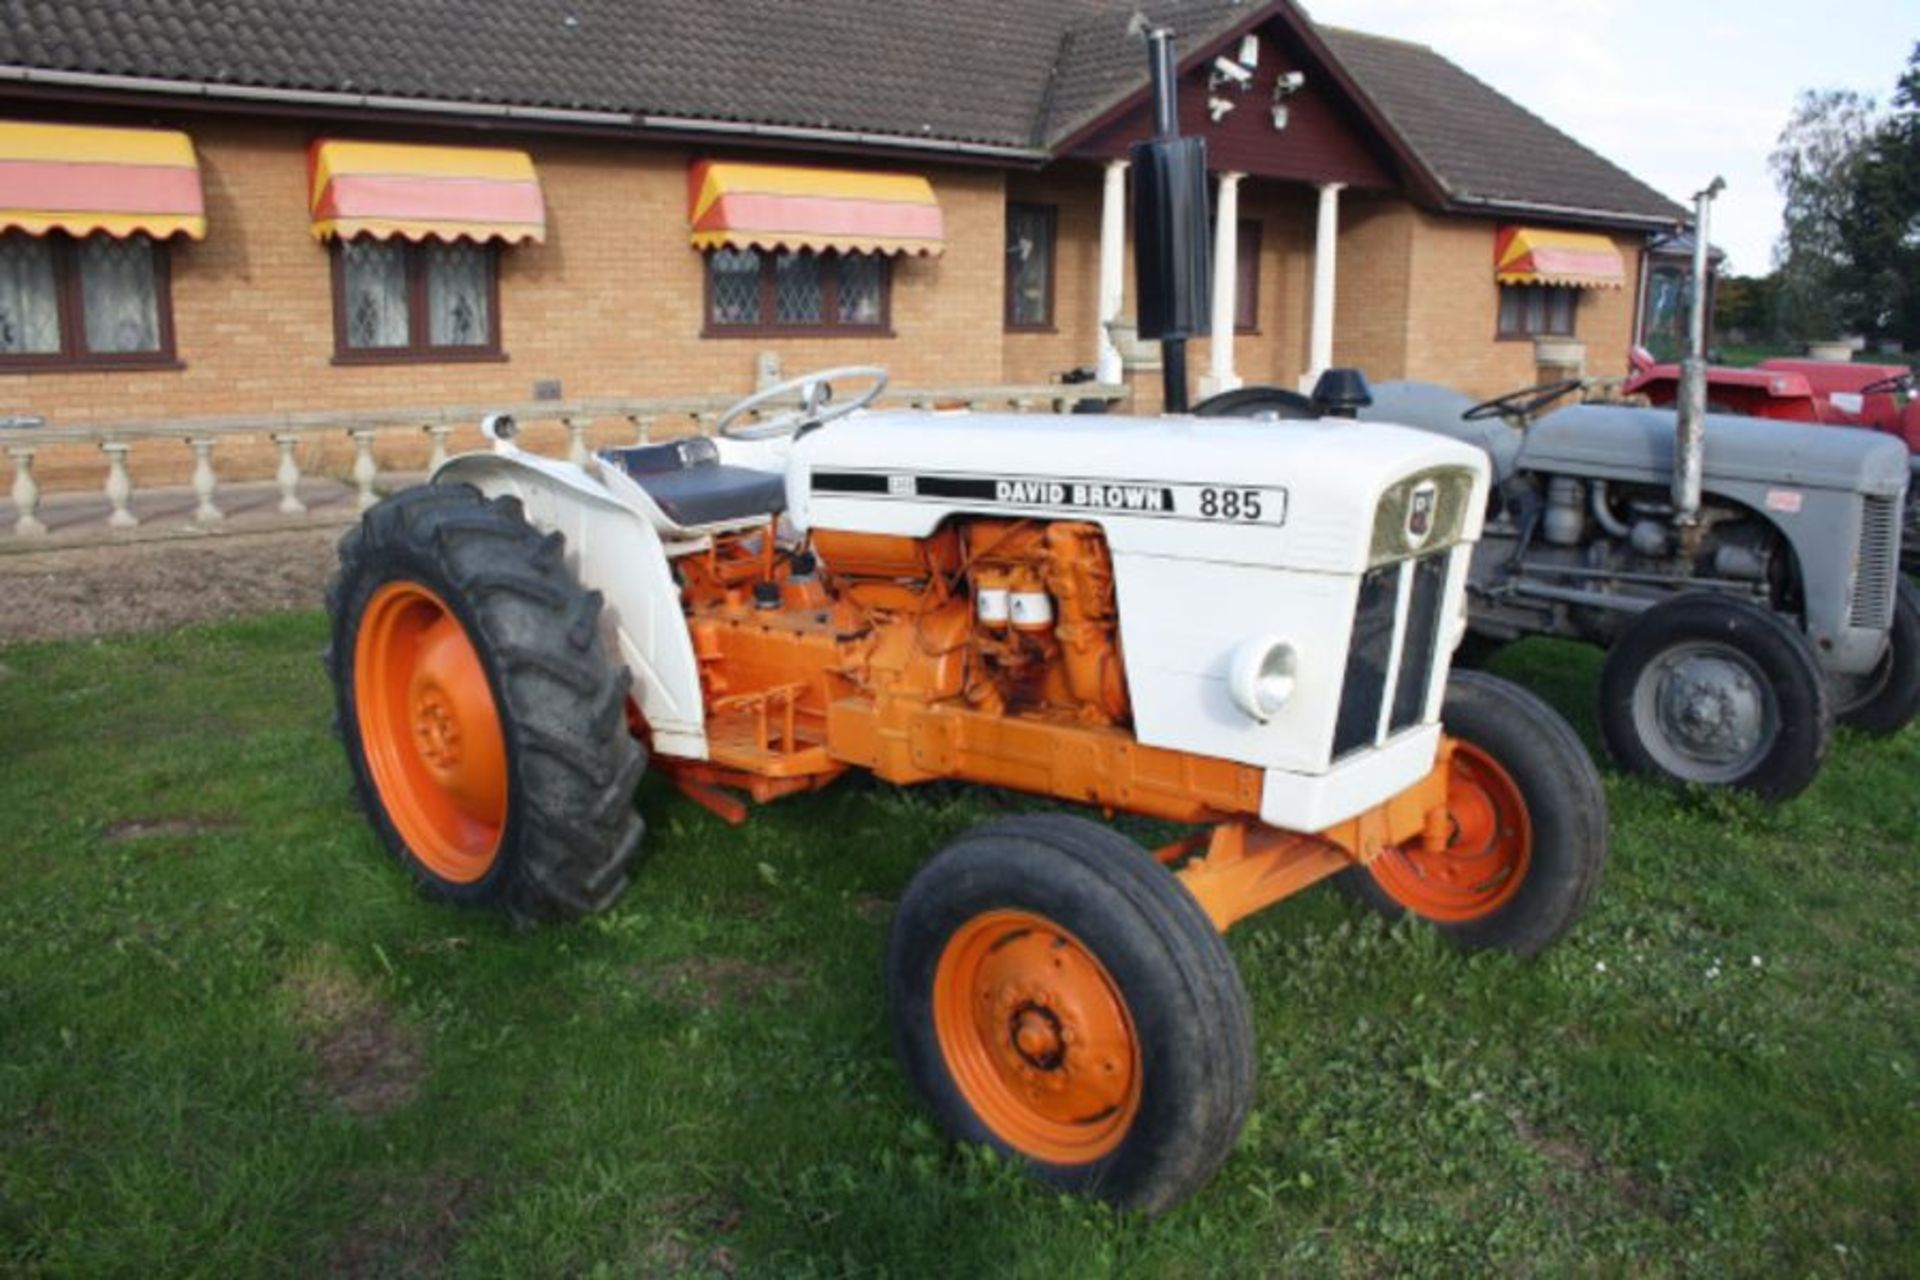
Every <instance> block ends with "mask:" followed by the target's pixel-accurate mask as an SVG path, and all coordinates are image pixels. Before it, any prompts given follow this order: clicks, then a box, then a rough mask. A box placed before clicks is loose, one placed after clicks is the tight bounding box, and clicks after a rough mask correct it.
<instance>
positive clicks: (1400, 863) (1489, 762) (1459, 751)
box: [1370, 742, 1533, 924]
mask: <svg viewBox="0 0 1920 1280" xmlns="http://www.w3.org/2000/svg"><path fill="white" fill-rule="evenodd" d="M1447 816H1448V818H1449V820H1450V823H1451V826H1452V834H1451V836H1450V837H1449V839H1448V841H1447V844H1446V847H1445V848H1444V849H1441V850H1439V851H1437V852H1434V851H1430V850H1428V849H1427V848H1426V846H1425V845H1424V844H1422V843H1421V842H1420V841H1418V840H1412V841H1409V842H1407V843H1406V844H1404V845H1401V846H1399V847H1398V848H1393V849H1388V850H1386V851H1385V852H1384V853H1382V854H1381V855H1380V856H1379V857H1378V858H1375V859H1374V860H1373V864H1372V866H1371V868H1370V869H1371V871H1372V872H1373V878H1374V880H1375V881H1376V882H1377V883H1378V884H1379V885H1380V887H1381V888H1383V889H1385V890H1386V891H1387V893H1388V894H1389V895H1390V896H1391V897H1392V898H1393V900H1394V901H1395V902H1398V903H1399V904H1400V905H1401V906H1403V907H1405V908H1406V909H1407V910H1409V911H1411V912H1413V913H1414V914H1416V915H1420V916H1425V917H1426V918H1427V919H1429V920H1438V921H1441V922H1443V923H1448V924H1458V923H1461V922H1464V921H1468V920H1478V919H1481V918H1482V917H1484V916H1489V915H1492V914H1493V913H1494V912H1496V911H1498V910H1499V909H1500V908H1502V907H1504V906H1506V905H1507V903H1509V902H1511V901H1512V900H1513V896H1514V895H1515V894H1517V893H1519V892H1520V886H1521V885H1522V884H1524V883H1525V882H1526V878H1527V868H1528V867H1529V866H1530V865H1531V864H1532V862H1533V822H1532V819H1531V818H1529V817H1528V815H1527V802H1526V797H1525V796H1524V795H1523V794H1522V793H1521V791H1520V786H1519V784H1518V783H1516V782H1515V781H1514V780H1513V775H1512V774H1510V773H1508V772H1507V771H1506V769H1504V768H1503V767H1501V765H1500V764H1499V763H1498V762H1497V761H1495V760H1494V758H1493V757H1492V756H1490V755H1488V754H1487V753H1486V752H1484V751H1482V750H1480V749H1479V748H1478V747H1475V746H1473V745H1472V744H1471V743H1466V742H1457V743H1456V744H1455V746H1454V751H1453V764H1452V769H1451V776H1450V779H1449V781H1448V784H1447Z"/></svg>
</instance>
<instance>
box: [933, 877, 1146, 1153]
mask: <svg viewBox="0 0 1920 1280" xmlns="http://www.w3.org/2000/svg"><path fill="white" fill-rule="evenodd" d="M933 1022H934V1032H935V1035H936V1037H937V1038H938V1040H939V1042H940V1051H941V1053H942V1055H943V1056H944V1057H945V1059H946V1064H947V1069H948V1071H949V1072H950V1073H951V1075H952V1077H953V1080H954V1083H955V1084H956V1085H957V1086H958V1087H959V1090H960V1093H961V1094H962V1096H963V1097H965V1099H966V1101H967V1104H968V1106H970V1107H971V1108H972V1109H973V1111H974V1114H976V1115H977V1116H979V1117H980V1120H981V1122H982V1123H984V1124H985V1125H986V1126H987V1128H988V1129H990V1130H992V1131H993V1133H994V1135H995V1136H996V1137H998V1138H999V1139H1000V1140H1001V1141H1003V1142H1005V1143H1006V1144H1007V1145H1008V1146H1009V1147H1012V1148H1013V1149H1014V1150H1016V1151H1018V1152H1020V1153H1021V1154H1023V1155H1025V1156H1028V1157H1030V1158H1032V1159H1035V1160H1041V1161H1045V1162H1047V1163H1050V1164H1065V1165H1071V1164H1086V1163H1088V1162H1090V1161H1094V1160H1098V1159H1100V1158H1101V1157H1102V1156H1105V1155H1107V1154H1108V1153H1109V1152H1111V1151H1113V1150H1114V1149H1115V1148H1116V1147H1118V1146H1119V1145H1120V1143H1121V1140H1122V1139H1124V1138H1125V1137H1126V1134H1127V1130H1128V1128H1129V1127H1130V1126H1131V1125H1132V1123H1133V1119H1134V1116H1135V1115H1136V1114H1137V1113H1138V1111H1139V1109H1140V1087H1141V1069H1140V1044H1139V1038H1138V1036H1137V1035H1136V1033H1135V1031H1134V1026H1133V1017H1132V1015H1131V1014H1130V1013H1129V1012H1128V1009H1127V1004H1126V1000H1125V999H1124V998H1123V997H1122V996H1121V994H1120V989H1119V987H1118V986H1117V985H1116V984H1115V983H1114V981H1113V978H1112V976H1111V975H1110V974H1109V973H1108V972H1107V969H1106V966H1105V965H1103V964H1101V963H1100V960H1099V958H1098V957H1097V956H1095V955H1094V954H1093V952H1091V951H1089V950H1088V949H1087V948H1086V947H1085V946H1084V945H1083V944H1082V943H1081V942H1080V940H1079V939H1078V938H1075V937H1074V936H1073V935H1072V934H1071V933H1068V932H1067V931H1066V930H1065V929H1062V928H1061V927H1060V926H1059V925H1057V924H1054V923H1053V922H1052V921H1050V920H1048V919H1046V918H1045V917H1044V916H1040V915H1037V914H1035V913H1033V912H1029V911H1017V910H1000V911H989V912H985V913H982V914H981V915H978V916H975V917H974V918H973V919H971V920H968V921H967V922H966V923H965V924H963V925H962V926H961V927H960V928H959V929H958V930H957V931H956V932H955V933H954V935H953V936H952V937H951V938H949V939H948V940H947V945H946V948H945V949H944V950H943V951H942V952H941V954H940V963H939V965H938V967H937V968H936V970H935V972H934V979H933Z"/></svg>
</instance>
